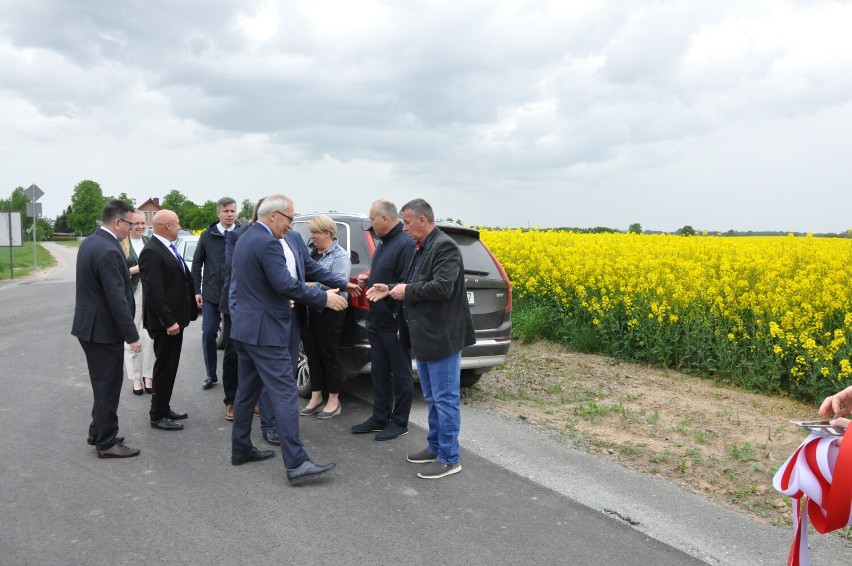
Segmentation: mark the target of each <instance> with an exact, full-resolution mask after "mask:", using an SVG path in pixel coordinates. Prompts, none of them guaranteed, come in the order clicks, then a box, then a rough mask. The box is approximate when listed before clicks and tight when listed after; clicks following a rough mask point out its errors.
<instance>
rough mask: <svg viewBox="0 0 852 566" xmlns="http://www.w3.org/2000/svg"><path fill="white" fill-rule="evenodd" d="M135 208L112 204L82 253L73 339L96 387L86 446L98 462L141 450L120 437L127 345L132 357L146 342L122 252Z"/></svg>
mask: <svg viewBox="0 0 852 566" xmlns="http://www.w3.org/2000/svg"><path fill="white" fill-rule="evenodd" d="M133 212H134V208H133V207H132V206H130V205H129V204H127V203H125V202H122V201H120V200H113V201H110V202H108V203H107V205H106V206H105V207H104V209H103V214H102V217H101V220H102V225H101V227H100V228H98V229H97V230H95V231H94V232H93V233H92V235H90V236H89V237H88V238H86V239H85V240H84V241H83V243H82V244H81V245H80V250H79V251H78V253H77V283H76V287H77V290H76V300H75V304H74V322H73V324H72V326H71V334H73V335H74V336H76V337H77V339H78V340H79V341H80V345H81V346H82V347H83V352H84V353H85V354H86V363H87V365H88V367H89V379H90V380H91V382H92V393H93V394H94V404H93V405H92V422H91V424H90V425H89V436H88V438H87V442H88V443H89V444H92V445H94V446H95V447H96V448H97V453H98V457H99V458H129V457H131V456H137V455H138V454H139V450H138V449H136V448H130V447H128V446H125V445H124V438H122V437H119V436H117V433H118V400H119V397H120V395H121V383H122V381H123V375H122V371H123V370H122V368H123V364H124V342H127V343H128V344H130V350H131V351H133V352H140V351H142V342H140V341H139V333H138V332H137V330H136V325H135V324H134V323H133V314H134V312H135V305H134V302H133V293H132V291H131V290H130V273H129V272H128V270H127V264H126V263H125V260H124V252H123V251H122V249H121V244H120V243H119V242H120V241H121V240H123V239H125V238H126V237H127V235H128V234H129V233H130V228H131V227H132V226H133V224H134V223H133Z"/></svg>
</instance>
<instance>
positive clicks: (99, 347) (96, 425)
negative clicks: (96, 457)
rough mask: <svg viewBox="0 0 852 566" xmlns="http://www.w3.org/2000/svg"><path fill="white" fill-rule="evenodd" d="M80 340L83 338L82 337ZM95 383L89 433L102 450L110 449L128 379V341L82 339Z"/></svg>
mask: <svg viewBox="0 0 852 566" xmlns="http://www.w3.org/2000/svg"><path fill="white" fill-rule="evenodd" d="M78 340H79V338H78ZM80 346H82V347H83V352H84V353H85V354H86V365H88V366H89V380H90V381H91V382H92V394H93V396H94V402H93V403H92V422H91V424H89V436H91V437H92V438H94V439H95V446H96V447H97V449H98V450H109V449H110V448H112V447H113V446H114V445H115V437H116V435H117V434H118V400H119V398H120V397H121V384H122V382H123V381H124V373H123V368H124V344H123V343H122V342H117V343H115V344H98V343H96V342H87V341H86V340H80Z"/></svg>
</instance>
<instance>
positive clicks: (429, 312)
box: [400, 227, 476, 362]
mask: <svg viewBox="0 0 852 566" xmlns="http://www.w3.org/2000/svg"><path fill="white" fill-rule="evenodd" d="M418 255H419V257H418ZM414 259H415V260H416V261H417V263H416V265H415V267H414V269H415V272H414V275H413V279H411V282H410V283H409V284H408V285H407V286H406V287H405V307H406V310H407V312H408V320H407V324H406V323H405V322H403V323H401V326H400V339H401V340H402V342H403V344H404V345H407V343H410V344H411V349H412V351H413V353H414V357H415V358H417V359H418V360H420V361H424V362H428V361H432V360H440V359H442V358H446V357H447V356H449V355H451V354H454V353H456V352H460V351H461V350H462V349H464V347H465V346H470V345H471V344H474V343H476V335H475V334H474V329H473V319H471V317H470V305H469V304H468V302H467V288H466V287H465V283H464V263H463V261H462V256H461V251H460V250H459V247H458V245H457V244H456V242H455V240H453V239H452V238H450V237H449V236H447V235H446V234H444V232H442V231H441V229H440V228H437V227H436V228H435V229H434V230H433V231H432V233H431V234H429V236H427V237H426V239H425V240H424V242H423V245H422V246H421V248H420V250H419V252H415V257H414ZM412 261H414V260H412Z"/></svg>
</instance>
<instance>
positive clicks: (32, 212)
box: [24, 183, 44, 269]
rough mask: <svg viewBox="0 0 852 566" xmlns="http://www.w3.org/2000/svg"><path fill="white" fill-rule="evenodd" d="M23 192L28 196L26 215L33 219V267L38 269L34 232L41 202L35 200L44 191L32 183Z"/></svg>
mask: <svg viewBox="0 0 852 566" xmlns="http://www.w3.org/2000/svg"><path fill="white" fill-rule="evenodd" d="M24 194H25V195H27V196H28V197H30V202H29V203H27V216H29V217H30V218H32V219H33V269H38V255H37V254H36V240H37V238H36V233H37V231H38V230H37V229H36V225H37V224H38V219H39V217H41V203H39V204H38V205H36V201H37V200H38V199H40V198H41V197H43V196H44V191H43V190H41V189H40V188H38V185H36V184H35V183H33V184H32V185H30V186H29V187H28V188H27V190H25V191H24Z"/></svg>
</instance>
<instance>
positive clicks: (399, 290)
mask: <svg viewBox="0 0 852 566" xmlns="http://www.w3.org/2000/svg"><path fill="white" fill-rule="evenodd" d="M405 287H406V284H405V283H400V284H398V285H394V287H393V289H391V290H390V296H391V299H395V300H397V301H401V300H403V299H404V298H405Z"/></svg>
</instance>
